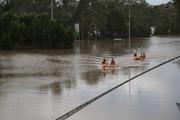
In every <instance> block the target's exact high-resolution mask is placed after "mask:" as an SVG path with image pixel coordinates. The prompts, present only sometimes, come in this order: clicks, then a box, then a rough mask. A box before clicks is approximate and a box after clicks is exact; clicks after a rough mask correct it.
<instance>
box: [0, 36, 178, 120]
mask: <svg viewBox="0 0 180 120" xmlns="http://www.w3.org/2000/svg"><path fill="white" fill-rule="evenodd" d="M131 45H132V46H131V51H136V50H138V51H141V49H143V50H144V51H145V52H146V56H147V57H146V59H144V60H143V61H135V60H133V57H132V52H129V50H128V42H127V41H126V40H122V41H113V40H99V41H95V40H94V41H78V42H75V43H74V48H73V49H66V50H65V49H63V50H58V49H54V50H48V49H44V50H38V49H37V50H35V49H33V50H32V49H28V50H13V51H0V120H54V119H56V118H58V117H60V116H61V115H63V114H65V113H66V112H68V111H70V110H71V109H73V108H75V107H77V106H78V105H80V104H82V103H84V102H86V101H88V100H90V99H92V98H93V97H95V96H97V95H99V94H101V93H102V92H104V91H106V90H108V89H110V88H112V87H114V86H116V85H118V84H120V83H122V82H124V81H126V80H128V79H129V78H131V77H133V76H135V75H137V74H139V73H141V72H143V71H145V70H147V69H149V68H151V67H153V66H155V65H158V64H159V63H162V62H163V61H166V60H168V59H170V58H172V57H175V56H179V55H180V37H171V38H168V37H151V38H136V39H132V40H131ZM112 56H113V57H114V58H115V60H116V62H117V63H118V65H119V67H116V68H114V69H107V70H103V69H102V67H101V61H102V59H103V58H104V57H106V58H107V59H108V61H109V62H110V60H111V57H112ZM179 73H180V59H178V60H175V61H173V62H171V63H168V64H166V65H164V66H162V67H160V68H157V69H156V70H154V71H151V72H149V73H147V74H145V75H143V76H141V77H139V78H137V79H135V80H134V81H132V82H129V83H127V84H125V85H124V86H122V87H120V88H118V89H116V90H114V91H113V92H111V93H110V94H108V95H106V96H104V97H102V98H101V99H99V100H97V101H96V102H94V103H93V104H91V105H89V106H87V107H86V108H85V109H83V110H81V111H80V112H78V113H76V114H75V115H73V116H71V117H70V118H68V120H92V119H94V120H110V119H111V120H152V119H153V120H179V119H180V112H179V111H178V108H177V106H176V103H177V102H180V92H179V91H180V87H179V85H180V74H179Z"/></svg>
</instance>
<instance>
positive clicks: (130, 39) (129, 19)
mask: <svg viewBox="0 0 180 120" xmlns="http://www.w3.org/2000/svg"><path fill="white" fill-rule="evenodd" d="M130 49H131V6H130V0H129V51H130Z"/></svg>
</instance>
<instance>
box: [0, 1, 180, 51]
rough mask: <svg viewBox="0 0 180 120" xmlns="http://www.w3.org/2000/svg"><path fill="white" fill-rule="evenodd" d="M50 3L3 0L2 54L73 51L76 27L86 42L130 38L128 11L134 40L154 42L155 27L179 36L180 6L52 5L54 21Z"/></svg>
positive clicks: (123, 3) (158, 31) (0, 17)
mask: <svg viewBox="0 0 180 120" xmlns="http://www.w3.org/2000/svg"><path fill="white" fill-rule="evenodd" d="M51 1H52V0H0V28H1V29H0V48H1V49H12V48H71V47H72V46H73V41H74V38H75V35H77V34H75V31H74V24H75V23H78V24H79V25H80V32H79V38H80V39H83V40H87V39H107V38H127V37H128V33H129V31H128V27H129V8H130V9H131V36H132V37H149V36H150V35H151V29H150V27H151V26H155V27H156V32H155V34H158V35H159V34H168V33H169V26H171V31H170V32H171V33H172V34H179V31H180V30H179V27H178V26H179V24H180V22H178V21H180V19H179V18H180V17H179V14H178V13H180V8H179V6H180V5H179V1H178V0H174V4H169V6H170V5H172V6H173V7H172V6H171V9H170V8H168V10H165V8H166V6H165V5H159V6H151V5H149V4H148V3H147V2H146V1H145V0H130V2H129V0H53V7H54V13H53V14H54V19H53V20H52V19H51V6H52V4H51ZM169 6H168V7H169ZM170 13H171V14H170ZM172 13H173V14H172ZM169 15H170V17H169Z"/></svg>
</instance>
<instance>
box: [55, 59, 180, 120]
mask: <svg viewBox="0 0 180 120" xmlns="http://www.w3.org/2000/svg"><path fill="white" fill-rule="evenodd" d="M178 58H180V56H177V57H174V58H171V59H169V60H167V61H165V62H163V63H161V64H158V65H156V66H154V67H152V68H150V69H148V70H146V71H144V72H142V73H140V74H138V75H136V76H134V77H132V78H130V79H129V80H127V81H125V82H123V83H121V84H119V85H117V86H115V87H113V88H111V89H109V90H107V91H105V92H104V93H102V94H100V95H98V96H96V97H94V98H93V99H91V100H89V101H87V102H85V103H83V104H81V105H79V106H77V107H76V108H74V109H72V110H71V111H69V112H67V113H65V114H64V115H62V116H61V117H59V118H57V119H55V120H65V119H67V118H68V117H70V116H72V115H73V114H75V113H76V112H78V111H80V110H82V109H83V108H85V107H86V106H88V105H89V104H91V103H93V102H95V101H96V100H98V99H99V98H101V97H103V96H104V95H106V94H108V93H110V92H111V91H113V90H115V89H116V88H118V87H120V86H122V85H124V84H126V83H128V82H130V81H132V80H134V79H135V78H137V77H139V76H141V75H143V74H145V73H147V72H150V71H152V70H154V69H156V68H158V67H160V66H162V65H165V64H167V63H169V62H171V61H173V60H176V59H178Z"/></svg>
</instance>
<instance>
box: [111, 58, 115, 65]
mask: <svg viewBox="0 0 180 120" xmlns="http://www.w3.org/2000/svg"><path fill="white" fill-rule="evenodd" d="M110 65H116V62H115V60H114V58H113V57H112V59H111V63H110Z"/></svg>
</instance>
